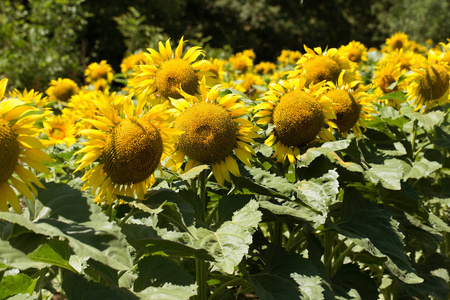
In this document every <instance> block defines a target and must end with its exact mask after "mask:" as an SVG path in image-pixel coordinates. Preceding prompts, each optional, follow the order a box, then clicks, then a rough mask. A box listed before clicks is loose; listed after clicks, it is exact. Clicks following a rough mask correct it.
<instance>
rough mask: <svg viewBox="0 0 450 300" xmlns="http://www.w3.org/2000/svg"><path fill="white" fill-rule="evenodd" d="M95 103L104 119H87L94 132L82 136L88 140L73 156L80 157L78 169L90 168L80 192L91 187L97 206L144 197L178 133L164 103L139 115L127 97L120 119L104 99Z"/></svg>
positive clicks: (95, 117)
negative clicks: (169, 118) (121, 197)
mask: <svg viewBox="0 0 450 300" xmlns="http://www.w3.org/2000/svg"><path fill="white" fill-rule="evenodd" d="M94 101H95V103H96V105H97V106H98V108H99V110H100V111H101V113H102V115H99V116H93V118H92V119H89V120H87V121H88V122H90V123H91V124H92V125H93V126H94V127H95V128H96V129H85V130H82V131H81V132H80V134H81V135H84V136H86V138H88V139H89V140H88V141H87V142H86V143H84V146H85V147H84V148H83V149H81V150H80V151H78V152H77V154H80V153H84V156H83V157H82V158H81V159H80V160H79V161H78V162H79V163H80V165H79V166H78V168H77V170H76V171H78V170H81V169H83V168H85V167H88V166H91V165H92V166H93V167H92V168H91V169H90V170H89V171H88V172H86V174H85V175H84V176H83V177H82V180H83V181H85V184H84V186H83V189H87V188H90V187H92V193H93V194H96V195H97V196H96V201H97V202H107V203H111V202H112V201H114V200H116V199H117V196H120V195H123V196H129V197H137V198H138V199H144V196H145V193H146V191H147V189H148V188H149V187H151V186H152V185H153V184H154V182H155V176H154V172H155V171H156V169H157V168H158V167H160V162H161V161H162V160H165V159H166V158H167V157H168V156H169V155H170V153H171V152H172V151H173V148H172V146H171V145H172V144H173V142H174V138H175V135H176V134H177V133H178V132H177V131H176V130H174V129H171V128H170V124H169V123H168V122H167V121H166V120H167V118H166V115H167V111H166V107H167V103H166V104H161V105H157V106H154V107H153V108H151V109H150V110H149V111H148V112H147V113H145V114H143V111H142V105H138V106H137V107H135V106H134V104H133V103H132V101H131V99H130V98H127V101H124V103H123V107H122V109H121V110H120V111H121V114H120V116H119V114H118V111H117V110H116V109H115V108H114V107H113V106H112V105H111V104H110V103H109V101H107V100H106V98H105V97H103V98H98V99H96V100H94Z"/></svg>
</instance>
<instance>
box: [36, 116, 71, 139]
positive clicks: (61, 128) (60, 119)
mask: <svg viewBox="0 0 450 300" xmlns="http://www.w3.org/2000/svg"><path fill="white" fill-rule="evenodd" d="M42 124H43V126H44V134H45V135H46V136H47V138H48V139H43V140H42V143H43V144H44V145H46V146H49V145H57V144H65V145H67V146H70V145H72V144H73V143H75V142H76V138H75V135H76V129H75V124H74V123H73V121H72V120H71V118H70V117H69V116H68V115H66V114H62V115H57V116H54V115H53V116H48V117H47V118H46V120H44V122H43V123H42Z"/></svg>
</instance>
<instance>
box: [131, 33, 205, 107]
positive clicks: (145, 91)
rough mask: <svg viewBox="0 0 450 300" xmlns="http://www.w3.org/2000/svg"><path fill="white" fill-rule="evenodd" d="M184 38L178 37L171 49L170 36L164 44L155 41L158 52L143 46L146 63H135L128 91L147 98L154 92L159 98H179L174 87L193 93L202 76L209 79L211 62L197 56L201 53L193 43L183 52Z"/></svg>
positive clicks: (199, 48)
mask: <svg viewBox="0 0 450 300" xmlns="http://www.w3.org/2000/svg"><path fill="white" fill-rule="evenodd" d="M185 42H186V41H184V40H183V38H181V39H180V42H179V43H178V46H177V48H176V49H175V51H173V50H172V47H171V46H170V39H169V40H167V41H166V45H165V46H164V44H163V43H162V42H159V52H158V51H156V50H154V49H151V48H149V49H147V50H148V51H149V52H150V53H145V56H146V58H147V61H146V63H144V64H140V65H138V66H137V67H136V68H135V69H134V71H135V72H134V73H133V74H132V75H131V78H130V80H129V81H128V85H129V86H130V90H131V94H132V95H139V97H141V98H142V97H143V98H149V97H151V96H152V95H153V94H154V93H156V96H157V97H159V98H162V99H168V98H169V97H172V98H179V97H180V96H181V95H180V93H179V92H178V89H180V88H181V89H182V90H183V91H185V92H186V93H188V94H190V95H193V94H195V93H196V92H197V88H198V86H199V81H200V80H201V79H202V77H203V76H205V77H206V78H207V79H208V80H210V79H212V75H213V74H212V73H211V72H209V71H208V70H209V68H210V65H211V62H210V61H209V60H205V59H199V58H200V57H203V56H204V51H203V50H202V49H201V47H197V46H196V47H192V48H189V49H188V50H187V51H186V53H185V54H184V55H183V45H184V43H185Z"/></svg>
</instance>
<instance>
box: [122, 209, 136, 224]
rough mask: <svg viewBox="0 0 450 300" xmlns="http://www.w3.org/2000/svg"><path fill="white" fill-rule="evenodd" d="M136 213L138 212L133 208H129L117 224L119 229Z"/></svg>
mask: <svg viewBox="0 0 450 300" xmlns="http://www.w3.org/2000/svg"><path fill="white" fill-rule="evenodd" d="M137 212H138V210H137V209H136V208H135V207H132V208H131V210H130V212H129V213H128V214H127V215H126V216H125V217H124V218H123V219H122V220H121V221H120V222H119V226H120V227H122V226H123V225H124V224H125V222H126V221H127V220H128V219H129V218H130V217H131V216H132V215H134V214H135V213H137Z"/></svg>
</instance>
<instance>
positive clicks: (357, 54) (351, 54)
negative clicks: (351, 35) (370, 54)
mask: <svg viewBox="0 0 450 300" xmlns="http://www.w3.org/2000/svg"><path fill="white" fill-rule="evenodd" d="M339 51H341V52H342V53H343V54H344V55H347V58H348V59H349V60H350V61H352V62H355V63H357V64H361V63H363V62H365V61H367V48H366V46H364V44H362V43H361V42H357V41H351V42H350V43H348V44H347V45H343V46H341V47H340V48H339Z"/></svg>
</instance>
